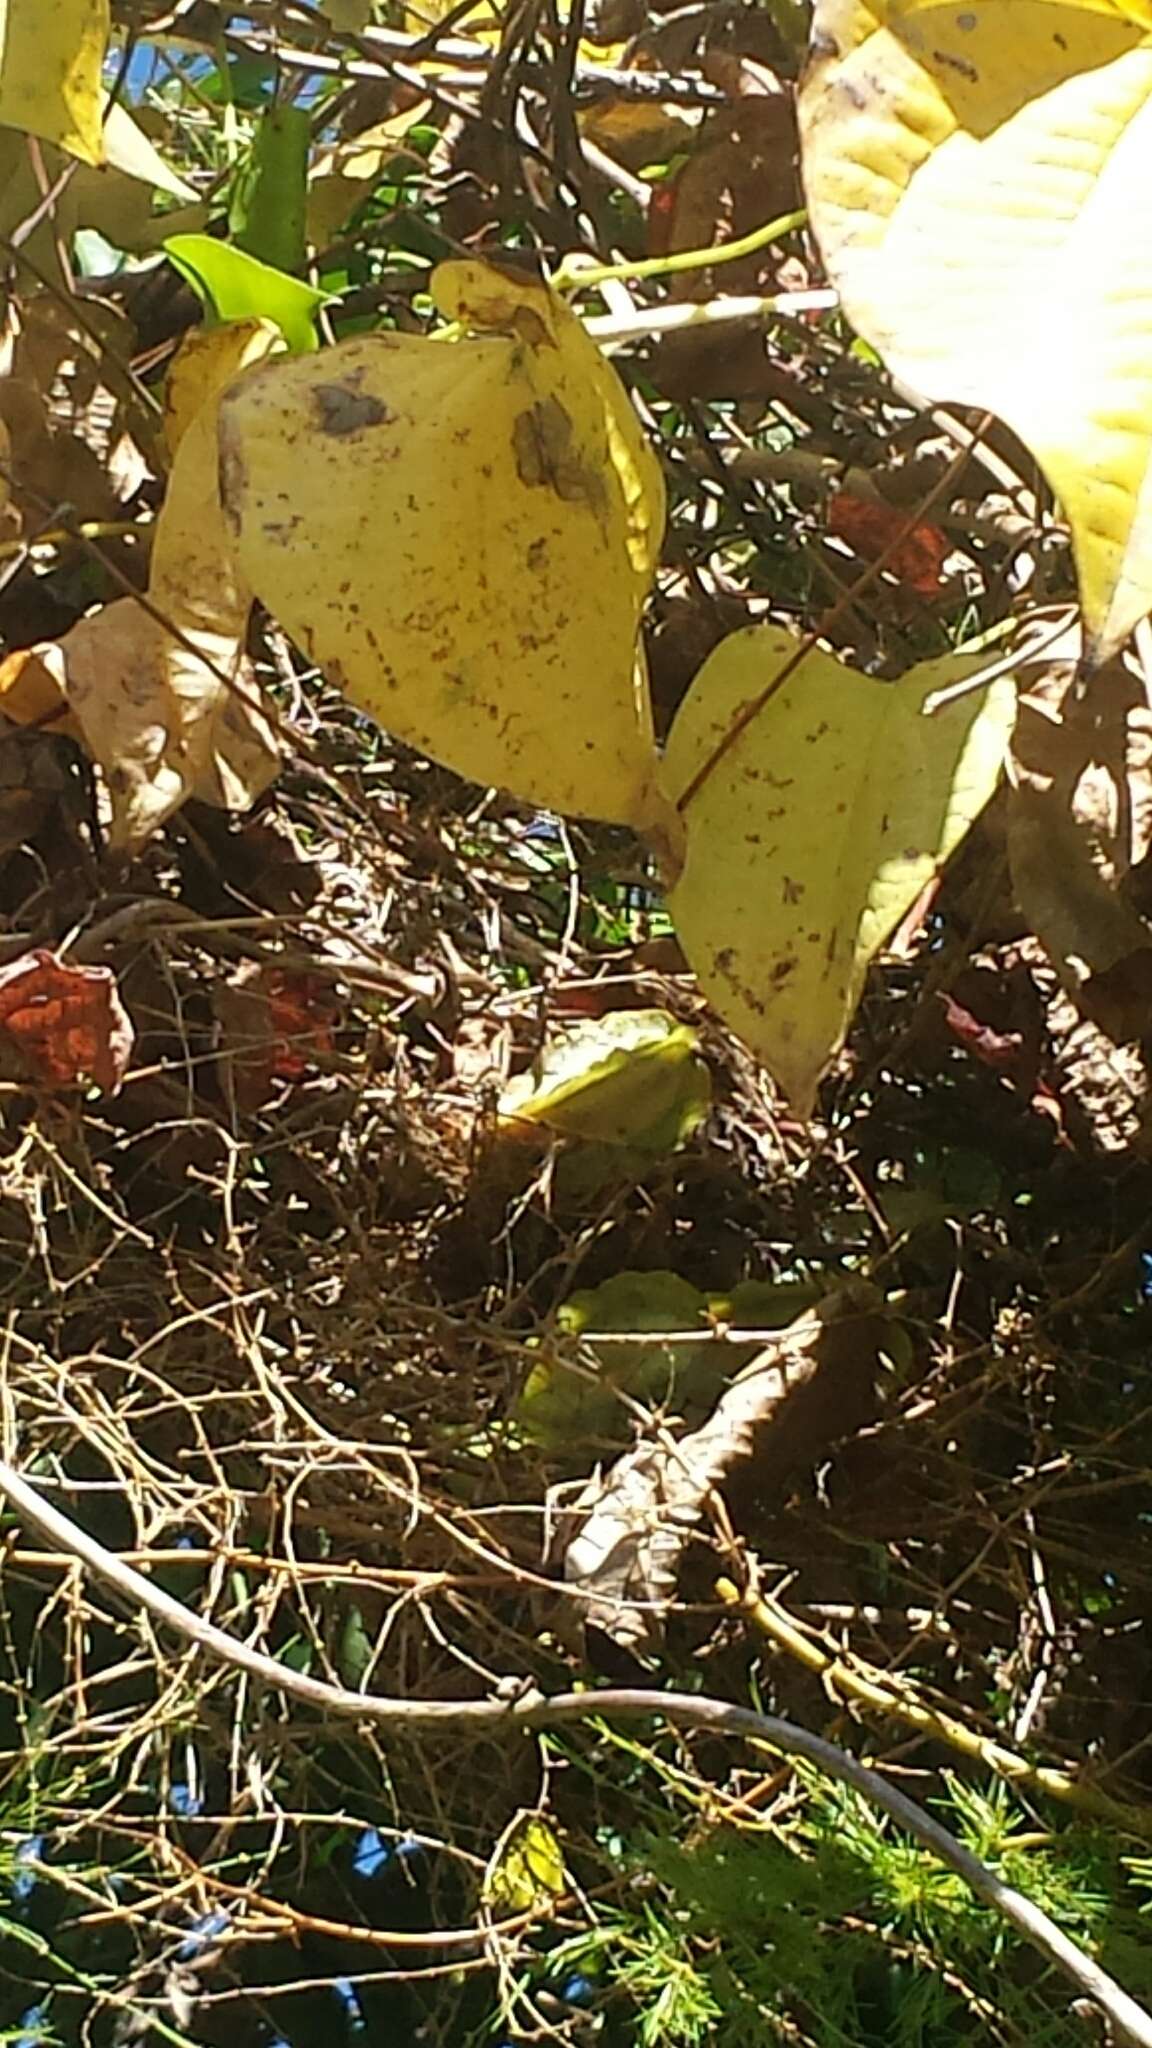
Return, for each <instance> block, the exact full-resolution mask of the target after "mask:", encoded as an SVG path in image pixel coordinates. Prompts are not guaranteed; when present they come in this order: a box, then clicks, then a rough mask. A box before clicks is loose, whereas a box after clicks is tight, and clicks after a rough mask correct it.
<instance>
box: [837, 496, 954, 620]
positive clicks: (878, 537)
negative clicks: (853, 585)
mask: <svg viewBox="0 0 1152 2048" xmlns="http://www.w3.org/2000/svg"><path fill="white" fill-rule="evenodd" d="M907 524H908V515H907V513H906V512H901V511H900V509H899V508H898V507H897V506H895V505H888V504H886V503H885V501H884V499H883V498H855V497H853V496H852V494H851V492H849V491H836V492H835V493H834V494H833V496H832V497H831V498H830V499H829V501H828V531H829V533H831V534H834V535H835V537H836V539H837V540H842V541H846V542H847V544H848V546H849V547H850V548H851V549H852V551H853V553H854V554H857V555H859V556H860V559H861V561H864V562H874V561H876V560H877V558H878V557H879V556H880V555H884V557H885V560H884V567H885V569H886V570H887V571H888V574H889V575H891V576H894V577H895V578H896V580H897V582H898V583H903V584H906V585H907V587H908V589H909V590H914V591H915V592H916V594H917V596H918V597H935V595H936V593H937V592H938V591H939V589H940V585H941V572H942V570H943V567H944V563H945V561H946V560H947V557H948V555H949V554H950V553H951V548H952V543H951V541H950V540H949V538H948V536H947V534H946V533H944V532H943V531H942V530H941V528H940V527H938V526H933V525H931V524H930V523H929V522H928V521H927V520H922V521H921V522H920V524H919V525H917V526H914V527H913V528H912V529H911V531H910V532H909V533H905V534H904V535H903V538H902V539H898V538H897V536H898V535H900V534H901V533H902V531H903V529H904V527H905V526H907ZM893 542H895V546H893Z"/></svg>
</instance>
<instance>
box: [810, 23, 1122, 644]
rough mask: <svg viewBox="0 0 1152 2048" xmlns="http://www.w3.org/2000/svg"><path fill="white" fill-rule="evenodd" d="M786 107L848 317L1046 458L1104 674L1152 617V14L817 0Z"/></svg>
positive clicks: (915, 375)
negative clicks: (1149, 226)
mask: <svg viewBox="0 0 1152 2048" xmlns="http://www.w3.org/2000/svg"><path fill="white" fill-rule="evenodd" d="M800 111H801V131H802V136H803V156H804V177H805V183H806V186H807V191H808V201H809V206H810V209H811V216H812V221H813V225H814V227H815V229H816V233H817V236H818V238H819V241H820V245H821V248H822V250H823V252H824V257H825V260H826V262H827V265H828V268H829V271H830V272H831V275H832V277H833V279H834V281H835V282H836V284H837V285H838V286H839V289H840V292H841V295H842V298H843V301H844V305H845V309H846V311H847V312H848V314H849V317H850V318H851V319H852V320H853V322H854V323H855V325H856V326H857V328H858V329H859V331H860V332H861V334H863V335H864V336H865V337H866V339H867V340H868V341H870V342H871V343H872V344H873V345H874V346H875V347H876V348H877V349H878V350H879V351H880V353H881V354H882V355H883V357H884V359H885V361H886V362H887V364H888V366H889V368H890V369H891V370H892V371H893V372H894V374H895V375H896V377H897V378H899V379H901V380H902V381H903V382H904V383H905V384H907V385H908V386H910V387H911V388H912V389H913V390H915V391H917V392H918V393H920V394H921V395H922V396H925V397H928V398H932V399H936V400H949V399H950V400H958V401H962V402H966V403H969V404H972V405H979V406H982V407H987V408H988V409H989V410H991V411H992V412H995V413H998V414H999V415H1000V417H1001V418H1002V419H1004V420H1005V421H1007V423H1008V425H1009V426H1011V427H1012V428H1013V429H1014V431H1015V432H1016V433H1017V434H1019V435H1020V437H1021V439H1022V440H1024V441H1025V442H1026V443H1027V445H1028V447H1029V448H1030V449H1031V450H1032V452H1033V453H1034V455H1035V456H1036V457H1037V459H1038V460H1039V462H1040V463H1041V464H1042V465H1043V467H1044V469H1045V471H1046V472H1047V475H1048V477H1049V480H1050V481H1051V483H1052V486H1053V488H1054V489H1055V490H1056V491H1057V493H1058V494H1059V497H1060V499H1061V501H1062V503H1063V507H1064V511H1065V513H1066V515H1067V518H1068V520H1069V523H1070V526H1071V528H1072V536H1073V544H1074V548H1075V553H1076V560H1077V566H1078V570H1079V576H1080V586H1081V595H1082V600H1083V606H1084V616H1085V623H1086V628H1087V655H1088V659H1089V660H1090V662H1092V663H1093V664H1094V665H1098V664H1099V663H1100V662H1102V661H1104V660H1105V659H1106V658H1107V656H1108V655H1109V654H1110V653H1112V652H1114V651H1115V649H1116V648H1117V646H1119V644H1120V643H1121V642H1122V641H1123V640H1124V638H1125V637H1126V635H1127V634H1128V633H1129V632H1130V630H1131V628H1132V627H1133V626H1134V625H1135V624H1136V623H1137V622H1138V621H1139V620H1140V619H1141V618H1142V617H1143V616H1144V615H1145V613H1147V612H1148V611H1149V610H1150V609H1152V465H1150V462H1149V455H1150V451H1152V239H1150V238H1149V236H1148V235H1147V234H1146V233H1145V232H1143V227H1142V224H1143V220H1144V209H1145V206H1146V195H1147V194H1148V192H1149V191H1150V190H1152V8H1150V7H1148V6H1147V5H1145V4H1133V5H1115V6H1113V5H1106V4H1104V0H964V4H962V5H961V4H959V0H957V4H956V5H954V6H940V5H934V4H925V0H868V4H865V0H816V8H815V16H814V39H813V62H812V65H811V67H810V70H809V73H808V76H807V79H806V82H805V86H804V90H803V93H802V95H801V109H800Z"/></svg>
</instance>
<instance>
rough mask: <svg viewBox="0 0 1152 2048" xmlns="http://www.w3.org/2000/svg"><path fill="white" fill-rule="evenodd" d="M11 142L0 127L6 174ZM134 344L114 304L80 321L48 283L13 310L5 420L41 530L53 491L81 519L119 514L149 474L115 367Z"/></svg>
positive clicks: (141, 422)
mask: <svg viewBox="0 0 1152 2048" xmlns="http://www.w3.org/2000/svg"><path fill="white" fill-rule="evenodd" d="M19 140H20V141H21V144H22V146H24V147H26V143H25V142H24V139H23V138H19ZM3 142H4V137H3V131H0V178H2V176H3V157H4V150H3ZM0 210H2V201H0ZM134 345H135V344H134V338H133V332H132V327H131V323H130V322H129V321H128V320H127V319H126V318H125V317H124V315H123V314H122V313H120V312H119V311H118V310H117V309H116V308H115V307H112V306H106V305H97V304H92V305H91V306H89V307H87V308H85V311H84V314H83V324H81V319H80V318H78V317H77V315H76V313H75V312H74V311H73V308H72V306H71V304H70V303H69V301H68V300H67V299H63V298H59V299H58V298H56V297H54V296H53V295H52V294H51V293H49V292H46V291H45V292H37V293H35V294H34V295H32V296H30V297H27V298H24V299H22V300H21V301H20V303H19V306H18V308H17V309H14V310H13V312H12V313H11V315H10V323H9V329H8V332H7V334H6V336H5V339H4V346H3V357H2V362H0V368H2V369H3V371H5V372H6V373H7V374H4V375H0V420H2V421H3V422H4V425H5V428H6V430H7V434H8V437H9V442H10V460H11V473H12V478H13V502H14V504H15V505H16V507H17V508H18V509H19V511H20V512H21V514H22V515H23V517H24V519H25V522H26V524H27V526H28V527H30V528H31V529H32V530H33V531H38V530H40V529H41V528H42V526H43V523H44V501H45V499H47V500H48V501H49V502H50V503H51V504H53V505H60V506H62V507H63V506H70V507H71V508H72V512H71V516H72V517H73V518H76V519H81V520H89V519H93V520H105V519H106V520H114V519H117V518H118V517H120V516H121V506H122V501H123V500H124V499H126V498H129V497H130V496H131V495H132V493H133V492H134V491H136V490H137V489H138V488H139V485H140V483H141V482H142V480H143V478H144V477H145V475H147V474H148V467H149V464H148V452H149V451H150V448H151V442H152V438H153V437H152V434H151V428H150V421H149V419H148V417H147V415H146V414H145V411H144V408H143V406H142V405H141V404H140V402H139V399H138V397H137V395H136V393H135V392H134V391H133V389H132V388H131V386H130V385H129V384H128V382H127V380H126V379H125V378H124V377H123V376H117V375H116V373H115V370H114V369H113V368H112V365H113V364H114V363H115V362H116V361H117V359H121V358H126V357H128V356H130V355H131V353H132V350H133V347H134Z"/></svg>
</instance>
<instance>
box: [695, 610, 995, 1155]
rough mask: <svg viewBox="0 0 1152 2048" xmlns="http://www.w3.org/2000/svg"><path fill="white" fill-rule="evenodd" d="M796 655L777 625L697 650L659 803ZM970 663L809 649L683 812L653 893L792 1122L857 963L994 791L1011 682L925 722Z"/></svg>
mask: <svg viewBox="0 0 1152 2048" xmlns="http://www.w3.org/2000/svg"><path fill="white" fill-rule="evenodd" d="M795 652H796V641H795V640H794V639H793V638H792V637H791V635H789V634H788V633H786V632H784V631H783V630H782V629H780V628H779V627H775V626H753V627H749V628H747V629H746V630H744V631H743V632H739V633H733V634H732V635H731V636H730V637H729V638H728V639H727V640H723V641H722V642H721V643H720V646H719V647H718V648H717V649H716V651H715V653H713V654H712V655H710V657H709V659H708V660H707V661H706V662H705V664H704V666H703V668H702V669H701V670H700V673H699V675H698V676H697V677H696V680H695V682H694V683H693V685H692V688H691V690H690V691H689V693H688V696H687V697H686V698H685V700H684V703H683V705H682V706H681V708H680V711H679V713H678V715H677V717H676V720H675V723H674V724H673V727H672V731H671V733H670V734H669V739H668V749H667V755H666V759H665V771H664V772H665V780H666V783H667V787H668V792H669V795H670V796H671V797H672V798H673V799H674V800H675V799H678V798H682V797H683V796H684V795H685V793H686V792H687V791H688V790H689V789H690V788H691V786H692V784H693V782H694V781H695V779H696V777H697V776H698V775H699V773H700V771H701V770H702V768H704V766H705V764H706V763H707V762H708V761H709V760H711V759H712V757H713V756H714V755H715V754H716V751H717V748H718V747H719V746H720V744H721V743H722V741H723V739H724V737H725V735H726V734H727V733H728V732H730V731H731V729H732V727H733V724H734V722H735V721H736V719H737V718H738V716H739V714H740V712H741V711H742V709H744V708H745V707H746V706H747V705H748V704H749V703H750V702H751V700H753V699H754V698H758V697H759V696H760V694H761V693H762V691H763V690H764V689H765V687H766V685H767V684H768V683H769V682H770V681H771V678H772V675H773V673H774V672H775V671H777V670H778V669H780V668H781V667H783V665H784V663H785V662H786V661H788V660H789V659H790V658H791V657H792V656H793V655H794V654H795ZM981 660H982V657H980V656H969V657H957V656H950V657H949V658H948V659H946V660H944V661H938V662H926V663H924V664H923V665H922V666H921V667H919V668H915V669H913V670H912V671H911V672H910V673H909V674H908V675H906V676H904V677H903V679H902V680H901V681H900V682H898V683H879V682H875V681H873V680H872V679H871V678H870V677H868V676H863V675H859V674H857V673H856V671H855V670H853V669H849V668H846V667H844V666H843V664H842V663H840V662H839V661H837V660H836V659H835V658H834V657H833V656H832V655H830V654H826V653H822V652H819V651H814V652H813V653H811V654H810V655H808V656H806V658H805V660H804V662H803V663H802V665H801V666H800V667H799V668H798V669H797V670H796V672H795V674H794V675H792V676H791V677H789V678H788V680H787V681H786V682H784V683H783V684H782V685H781V687H780V688H779V689H778V690H777V692H776V693H775V695H774V696H772V697H770V698H769V699H768V701H767V703H766V704H765V705H764V707H763V709H762V710H761V711H760V712H759V713H758V715H757V716H756V717H755V718H753V719H752V720H751V721H750V722H749V724H748V725H746V726H745V728H744V730H743V731H742V732H741V733H740V735H739V737H738V738H737V739H735V740H734V741H733V742H732V744H731V745H730V746H729V747H728V749H727V751H726V752H724V753H723V754H722V755H720V757H719V759H718V761H717V764H716V766H715V767H714V769H713V770H712V772H711V773H710V774H708V775H707V777H706V779H705V780H704V781H703V782H702V783H701V785H700V787H699V789H698V791H697V793H696V794H695V795H694V796H692V797H691V798H690V799H689V801H688V803H687V805H686V820H685V822H686V826H687V855H686V860H685V865H684V869H683V872H682V874H681V876H680V878H679V880H678V881H677V883H676V885H675V887H674V888H673V889H672V891H671V893H670V896H669V903H668V907H669V910H670V912H671V914H672V917H673V918H674V920H675V924H676V929H677V932H678V934H679V937H680V941H681V944H682V945H683V947H684V951H685V953H686V954H687V956H688V959H689V961H690V962H691V964H692V966H693V967H694V969H695V971H696V973H697V975H698V976H699V978H700V982H701V986H702V987H703V989H704V991H705V993H706V994H707V995H708V996H709V997H710V999H711V1000H712V1001H713V1002H714V1003H715V1005H716V1008H717V1009H718V1010H719V1012H720V1014H721V1016H723V1017H725V1018H726V1019H727V1021H728V1022H729V1023H730V1024H732V1025H733V1026H734V1027H735V1028H736V1030H737V1031H739V1032H740V1033H741V1035H742V1037H743V1038H745V1039H746V1041H747V1043H748V1045H749V1046H750V1047H751V1048H752V1050H753V1052H755V1053H756V1055H757V1056H758V1058H760V1059H761V1060H762V1061H763V1063H764V1065H765V1066H766V1067H767V1068H768V1070H769V1072H770V1073H771V1074H772V1075H773V1077H774V1079H775V1080H776V1081H778V1082H779V1084H780V1086H781V1088H782V1089H783V1091H784V1093H785V1095H786V1096H787V1097H788V1099H789V1101H790V1102H791V1103H792V1104H793V1106H794V1107H795V1109H796V1111H797V1112H798V1114H800V1115H802V1116H807V1115H808V1114H809V1112H810V1111H811V1108H812V1103H813V1099H814V1096H815V1091H816V1084H817V1082H818V1080H819V1078H820V1075H821V1074H822V1073H823V1071H824V1069H825V1067H826V1066H827V1064H828V1062H829V1060H830V1059H831V1058H832V1057H833V1055H834V1054H835V1053H836V1052H837V1051H838V1049H839V1047H840V1046H841V1045H842V1044H843V1042H844V1037H845V1034H846V1032H847V1029H848V1025H849V1023H850V1021H851V1018H852V1013H853V1011H854V1010H855V1007H856V1004H857V1002H858V1000H859V997H860V992H861V990H862V988H863V985H864V977H865V973H866V971H867V968H868V963H869V961H870V960H872V959H873V958H874V956H875V954H876V953H877V952H878V950H879V949H880V947H881V946H882V945H883V944H884V941H885V940H886V939H887V938H888V937H889V935H890V934H891V932H892V931H893V930H894V928H895V926H896V925H897V924H898V922H899V920H900V918H901V917H902V916H903V915H904V913H905V911H907V910H908V909H909V908H910V906H911V905H912V904H913V903H914V902H915V900H916V897H917V896H918V895H919V893H920V891H921V890H922V889H923V887H924V885H925V883H926V882H927V881H929V880H930V878H931V877H932V876H933V875H934V874H935V873H936V872H937V870H938V869H939V868H940V867H941V866H942V864H943V863H944V861H945V860H947V858H948V855H949V854H950V853H951V852H952V851H953V850H954V848H955V847H956V846H957V845H958V844H959V842H960V840H961V839H962V838H963V836H964V834H965V832H966V831H967V829H968V827H969V825H970V824H971V823H972V820H973V819H974V818H975V817H976V816H977V814H978V813H979V812H980V811H981V810H982V809H983V806H984V805H985V804H986V803H987V801H988V798H989V797H990V796H991V794H992V791H993V789H994V787H995V785H996V781H997V779H998V777H999V774H1000V768H1001V763H1002V760H1003V756H1004V749H1005V747H1006V745H1007V741H1008V737H1009V735H1010V733H1011V730H1012V725H1013V720H1014V715H1015V692H1014V688H1013V685H1012V682H1011V680H1010V678H1008V677H1004V678H1002V679H1001V680H1000V681H999V682H997V683H994V684H993V685H992V686H991V687H990V688H988V689H986V690H976V691H972V692H970V693H968V694H967V695H965V696H962V697H960V698H959V699H958V701H956V702H955V703H953V704H951V705H949V706H948V707H947V708H946V709H943V710H941V711H939V712H938V713H936V714H935V715H934V716H932V717H926V716H925V715H924V704H925V700H926V699H927V698H929V697H930V696H931V695H932V694H933V692H935V691H937V690H940V689H943V688H946V687H947V686H948V685H950V684H953V683H956V682H958V681H960V680H962V679H963V678H964V677H965V676H968V675H972V674H974V673H975V672H976V670H977V669H978V668H979V667H980V665H981Z"/></svg>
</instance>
